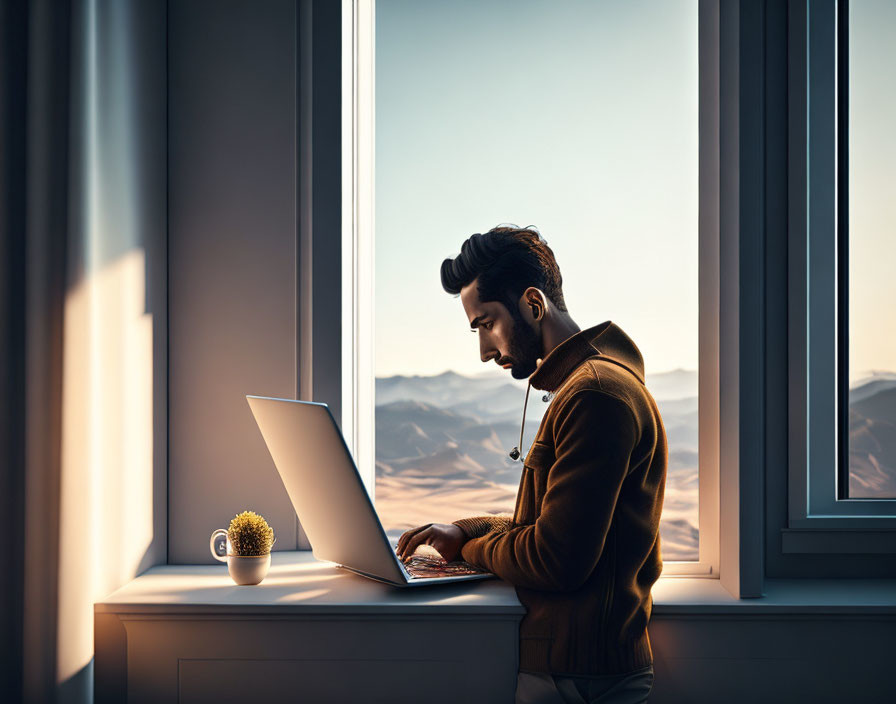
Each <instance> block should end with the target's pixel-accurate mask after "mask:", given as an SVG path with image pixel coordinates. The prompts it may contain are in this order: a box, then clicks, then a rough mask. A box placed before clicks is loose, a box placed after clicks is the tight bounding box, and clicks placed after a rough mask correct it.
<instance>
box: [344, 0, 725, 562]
mask: <svg viewBox="0 0 896 704" xmlns="http://www.w3.org/2000/svg"><path fill="white" fill-rule="evenodd" d="M352 7H353V12H348V13H346V14H347V15H348V17H347V19H346V20H345V24H344V32H345V35H346V36H347V37H349V38H350V39H351V41H349V42H348V44H349V46H350V47H351V49H352V51H354V57H353V58H354V61H347V62H345V64H344V68H343V70H344V71H345V75H344V79H345V81H346V82H347V84H348V85H349V86H350V87H351V95H350V96H348V99H347V100H346V101H345V103H346V104H345V107H344V111H345V112H344V120H345V122H344V126H345V128H346V129H345V133H346V134H347V135H348V137H347V139H350V140H351V141H352V144H351V148H350V149H344V150H343V151H344V154H345V153H348V154H350V155H352V156H351V157H350V158H352V159H354V163H351V162H349V163H348V167H349V168H344V172H348V174H351V175H348V174H347V175H346V176H344V178H346V188H350V189H353V191H354V192H353V198H352V199H351V201H350V202H351V203H352V205H351V209H350V211H346V212H345V218H344V219H345V220H346V222H348V223H350V224H351V225H352V226H351V227H349V228H346V232H345V233H344V236H345V237H346V240H345V244H346V247H347V248H348V251H350V252H352V257H350V258H348V259H350V260H351V261H348V260H347V262H346V264H345V267H346V268H345V269H344V272H348V273H350V274H351V275H350V276H346V277H344V279H345V280H346V281H355V282H358V286H357V288H356V289H354V290H353V291H349V295H347V296H346V299H347V300H348V301H349V302H350V305H351V306H353V311H352V310H349V311H347V315H348V316H349V317H348V319H349V320H351V324H350V325H349V326H348V329H347V332H346V334H347V335H349V336H351V337H352V339H353V344H352V345H350V346H349V345H347V346H346V348H347V349H349V350H350V351H349V352H348V355H349V359H348V362H349V364H347V368H349V369H351V370H352V371H351V372H350V373H351V374H352V375H353V376H352V379H351V382H352V383H351V384H346V388H347V389H353V391H351V392H350V393H353V394H354V395H355V396H354V399H353V400H354V403H348V402H347V403H346V404H345V405H344V407H345V408H355V409H356V413H355V417H354V418H353V419H351V425H349V426H348V427H347V426H346V421H344V426H343V427H344V430H345V431H346V436H347V437H350V438H352V441H351V443H350V444H352V445H353V450H354V452H355V456H356V459H357V460H358V463H359V466H360V467H361V469H362V473H363V474H364V475H365V476H366V478H367V480H368V486H369V488H371V489H372V490H373V491H374V494H375V501H376V504H377V510H378V512H379V513H380V516H381V518H382V519H383V522H384V524H385V528H386V529H387V531H388V532H389V534H390V536H391V537H397V535H399V534H400V533H401V532H402V531H403V530H405V529H406V528H407V527H410V526H411V525H416V524H418V523H422V522H429V521H450V520H453V519H455V518H459V517H463V516H468V515H474V514H476V513H495V512H500V511H508V512H509V511H512V509H513V501H514V497H515V493H516V487H517V483H518V480H519V472H520V467H521V466H520V464H519V463H514V462H512V461H511V460H510V459H509V458H508V457H507V451H508V450H509V448H510V447H512V446H513V445H516V444H517V442H518V434H519V424H520V416H521V413H522V402H523V396H524V392H525V383H524V382H517V381H514V380H512V379H511V378H510V377H509V376H506V372H503V373H502V372H500V371H483V370H484V369H485V368H484V367H483V365H482V364H481V362H480V361H479V358H478V345H477V343H476V339H475V337H474V336H472V335H470V334H469V333H467V332H465V331H464V328H465V327H467V325H466V319H465V317H464V315H463V311H462V309H461V306H460V303H459V301H457V300H455V299H453V298H452V297H450V296H448V295H447V294H445V293H444V292H443V291H442V290H441V286H440V284H439V278H438V267H439V264H440V263H441V261H442V259H444V258H445V257H449V256H454V255H455V254H457V252H458V250H459V247H460V244H461V242H462V241H463V239H464V238H465V237H466V236H468V235H469V234H471V233H473V232H482V231H484V230H486V229H488V228H490V227H492V226H494V225H496V224H498V223H500V222H505V221H512V222H515V223H516V224H518V225H521V226H525V225H533V224H534V225H536V226H538V228H539V229H540V231H541V233H542V234H543V236H544V237H545V238H546V239H547V241H548V243H549V244H550V246H551V247H552V249H553V250H554V252H555V254H556V255H557V259H558V262H559V264H560V267H561V270H562V271H563V274H564V292H565V294H566V298H567V302H568V303H569V306H570V311H571V313H572V315H573V317H574V318H575V319H576V321H577V322H578V323H579V325H580V326H582V327H583V328H585V327H590V326H591V325H594V324H597V323H598V322H601V321H602V320H606V319H612V320H614V321H615V322H616V323H617V324H619V325H620V326H621V327H622V328H623V329H624V330H626V332H628V333H629V334H630V335H631V336H632V338H633V339H634V340H635V342H636V343H637V344H638V346H639V348H640V349H641V351H642V353H643V355H644V358H645V364H646V369H647V382H648V388H649V389H650V390H651V391H652V393H653V394H654V396H655V397H656V398H657V401H658V403H659V405H660V410H661V413H662V415H663V418H664V423H665V426H666V431H667V435H668V438H669V443H670V462H669V471H668V478H667V485H666V496H665V502H664V514H663V520H662V524H661V535H662V541H663V555H664V558H665V559H666V560H667V567H666V569H665V572H666V573H667V574H668V573H674V572H675V571H676V570H675V565H673V564H671V563H673V562H676V561H684V562H688V563H697V562H698V561H699V560H701V552H702V550H703V547H704V546H703V545H702V544H701V543H702V541H701V540H700V538H701V537H702V535H703V534H702V533H701V531H700V527H701V526H700V525H699V520H700V519H699V518H698V515H699V490H698V486H699V485H700V484H701V483H702V480H703V476H701V475H702V474H703V473H704V472H703V469H704V463H703V462H702V460H701V462H700V463H699V465H700V470H701V471H699V472H698V454H699V448H698V427H697V418H698V412H697V379H698V368H699V366H700V363H701V360H702V357H701V355H702V354H703V352H702V351H701V350H700V349H698V347H699V345H698V339H699V338H698V307H699V301H700V298H701V296H704V295H705V292H701V291H699V290H698V276H697V273H698V272H697V268H698V248H699V243H698V237H697V231H698V228H697V209H698V202H697V200H698V199H697V191H698V184H697V168H698V144H697V129H698V120H697V111H698V100H697V68H698V67H697V3H696V2H695V1H693V0H683V1H682V2H677V3H669V2H656V1H653V2H646V3H619V4H616V5H607V6H605V5H601V4H597V3H584V2H562V3H515V2H514V3H511V2H501V1H498V0H491V1H490V2H485V3H482V2H480V3H475V4H466V3H463V4H461V3H415V2H399V1H397V0H380V1H379V2H377V3H376V12H375V20H374V13H373V6H372V4H370V3H366V2H356V3H353V5H352ZM374 25H375V31H374ZM374 35H375V41H374ZM374 47H375V49H374ZM374 85H375V86H376V89H375V98H374V89H373V87H374ZM374 116H375V120H374ZM374 122H375V124H376V131H375V137H374V133H373V129H372V126H373V124H374ZM374 140H375V146H376V149H375V153H376V157H375V167H374V156H373V151H374V150H373V149H372V147H373V143H374ZM344 158H345V157H344ZM374 182H375V187H374ZM374 192H375V208H374V200H372V199H370V200H367V201H365V198H371V195H372V194H373V193H374ZM346 200H348V199H346ZM374 223H375V230H376V237H375V239H374V237H373V227H372V226H373V224H374ZM371 243H375V244H373V246H372V248H371ZM374 261H375V265H374ZM605 262H606V263H605ZM613 262H615V263H613ZM626 262H627V263H628V264H627V265H624V264H623V263H626ZM596 267H597V268H596ZM596 271H599V272H600V275H599V276H598V275H596V274H595V272H596ZM373 272H375V276H374V274H373ZM635 272H636V273H635ZM364 277H370V278H369V279H368V280H370V281H375V289H374V290H375V293H376V297H375V302H374V303H371V301H369V300H362V299H361V298H360V297H359V296H358V294H357V290H358V289H361V290H364V287H365V284H364V283H362V281H363V280H364ZM368 290H369V289H368ZM409 292H412V295H409ZM363 311H368V314H369V313H375V315H374V317H373V319H374V320H375V324H374V325H375V329H365V323H364V313H363ZM374 333H375V334H374ZM374 339H375V344H374ZM374 360H375V361H374ZM374 374H375V376H376V380H375V390H374V389H372V388H371V384H372V383H373V376H374ZM533 400H534V403H532V401H533ZM374 407H375V428H376V430H375V442H374V438H373V437H371V436H368V437H366V438H365V437H364V436H363V433H365V432H369V430H365V428H369V427H370V424H369V422H365V421H367V419H372V418H371V416H372V415H373V409H374ZM530 407H531V411H530V413H529V414H528V416H527V419H526V433H525V438H524V441H523V448H524V449H525V448H526V447H528V445H529V442H530V441H531V438H532V437H533V436H534V433H535V431H536V429H537V426H538V422H539V420H540V418H541V415H542V413H543V411H544V407H545V406H544V404H543V403H542V402H541V401H540V394H538V395H536V394H533V396H532V397H530ZM366 409H369V411H370V413H371V415H367V413H368V411H367V410H366ZM374 447H375V451H374ZM374 452H375V454H374ZM707 464H709V463H707ZM374 467H375V473H374ZM374 477H375V479H374ZM374 487H375V488H374ZM703 567H705V566H704V565H699V564H698V565H694V564H691V566H690V568H688V569H689V570H691V571H700V569H701V568H703ZM706 571H709V568H708V567H706Z"/></svg>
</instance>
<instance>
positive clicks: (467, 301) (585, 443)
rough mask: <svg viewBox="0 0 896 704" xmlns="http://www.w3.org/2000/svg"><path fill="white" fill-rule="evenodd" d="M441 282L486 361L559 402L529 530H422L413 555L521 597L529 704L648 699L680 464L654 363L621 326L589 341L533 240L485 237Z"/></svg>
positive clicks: (499, 520)
mask: <svg viewBox="0 0 896 704" xmlns="http://www.w3.org/2000/svg"><path fill="white" fill-rule="evenodd" d="M599 264H600V266H609V265H610V263H599ZM596 275H599V271H597V272H596ZM441 277H442V286H443V288H444V289H445V290H446V291H447V292H449V293H452V294H458V293H459V294H460V299H461V303H462V304H463V308H464V311H465V313H466V315H467V319H468V321H469V324H470V327H471V328H472V329H473V331H475V332H477V333H478V335H479V351H480V357H481V359H482V361H483V362H490V361H492V360H494V361H495V362H496V363H497V364H498V365H499V366H501V367H503V368H505V369H509V370H510V373H511V375H512V376H513V377H514V378H517V379H523V378H526V377H528V378H529V384H530V386H532V387H535V388H536V389H539V390H542V391H547V392H549V393H550V394H553V398H552V399H551V401H550V406H548V409H547V412H546V413H545V416H544V418H543V420H542V422H541V425H540V427H539V429H538V433H537V435H536V437H535V440H534V441H533V443H532V446H531V448H529V449H528V452H526V453H525V458H524V464H523V471H522V476H521V478H520V485H519V490H518V493H517V500H516V508H515V511H514V514H513V516H512V517H510V516H500V515H499V516H477V517H473V518H465V519H461V520H458V521H455V522H454V523H453V524H450V525H445V524H429V525H426V526H421V527H419V528H415V529H413V530H410V531H407V532H406V533H405V534H404V535H402V536H401V538H400V540H399V543H398V552H399V555H400V556H401V557H402V558H403V559H406V558H408V557H410V556H411V555H412V554H413V553H414V551H415V550H416V549H417V547H418V546H419V545H421V544H424V543H425V544H428V545H431V546H432V547H434V548H435V549H436V550H437V551H438V552H439V553H440V554H441V555H442V556H443V557H444V558H445V559H446V560H449V561H450V560H455V559H461V558H462V559H464V560H466V561H468V562H470V563H472V564H474V565H479V566H481V567H483V568H485V569H487V570H489V571H491V572H493V573H494V574H496V575H497V576H498V577H501V578H502V579H504V580H506V581H507V582H509V583H511V584H513V585H514V586H515V587H516V590H517V594H518V595H519V599H520V601H521V602H522V603H523V605H524V606H525V607H526V611H527V613H526V616H525V617H524V618H523V620H522V622H521V624H520V651H519V654H520V673H519V676H518V682H517V694H516V696H517V702H518V703H520V704H522V703H523V702H527V703H528V702H643V701H646V700H647V696H648V694H649V693H650V690H651V688H652V684H653V653H652V651H651V647H650V641H649V638H648V635H647V622H648V620H649V618H650V612H651V607H652V603H653V602H652V598H651V594H650V589H651V586H652V585H653V584H654V582H656V580H657V578H658V577H659V576H660V572H661V570H662V559H661V555H660V540H659V521H660V512H661V510H662V504H663V493H664V488H665V481H666V464H667V460H668V450H667V445H666V433H665V429H664V427H663V423H662V419H661V418H660V414H659V411H658V410H657V406H656V402H655V401H654V399H653V397H652V396H651V394H650V393H649V392H648V391H647V389H646V387H645V386H644V361H643V358H642V356H641V353H640V351H639V350H638V348H637V346H636V345H635V343H634V342H633V341H632V340H631V339H630V338H629V337H628V335H626V334H625V333H624V332H623V331H622V330H621V328H619V327H618V326H617V325H616V324H615V323H613V322H611V321H606V322H604V323H601V324H600V325H596V326H594V327H592V328H589V329H586V330H580V328H579V327H578V325H576V323H575V322H574V321H573V319H572V318H571V317H570V315H569V312H568V311H567V309H566V304H565V302H564V299H563V292H562V288H561V285H562V279H561V276H560V270H559V268H558V267H557V262H556V260H555V259H554V254H553V252H552V251H551V249H550V248H549V247H548V246H547V243H546V242H545V241H544V240H543V239H542V238H541V236H540V235H539V234H538V232H537V231H535V230H533V229H529V228H525V229H519V228H516V227H496V228H494V229H492V230H490V231H488V232H486V233H484V234H475V235H472V236H471V237H470V238H469V239H467V240H466V241H465V242H464V243H463V246H462V247H461V252H460V255H459V256H458V257H456V258H455V259H446V260H445V261H444V262H443V263H442V269H441ZM527 394H528V389H527ZM519 449H520V452H523V451H524V448H522V447H521V448H519Z"/></svg>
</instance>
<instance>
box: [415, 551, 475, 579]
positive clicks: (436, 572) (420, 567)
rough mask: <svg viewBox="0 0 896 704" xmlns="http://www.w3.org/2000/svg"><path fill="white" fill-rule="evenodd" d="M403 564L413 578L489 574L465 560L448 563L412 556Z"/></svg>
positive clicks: (438, 559) (426, 557) (439, 559)
mask: <svg viewBox="0 0 896 704" xmlns="http://www.w3.org/2000/svg"><path fill="white" fill-rule="evenodd" d="M403 564H404V568H405V569H406V570H407V571H408V574H409V575H411V576H412V577H424V578H425V577H456V576H458V575H465V574H489V572H488V571H487V570H483V569H480V568H478V567H476V566H474V565H471V564H470V563H469V562H464V561H463V560H455V561H454V562H446V561H445V560H443V559H442V558H435V557H429V556H427V555H412V556H411V557H410V558H408V560H407V561H406V562H404V563H403Z"/></svg>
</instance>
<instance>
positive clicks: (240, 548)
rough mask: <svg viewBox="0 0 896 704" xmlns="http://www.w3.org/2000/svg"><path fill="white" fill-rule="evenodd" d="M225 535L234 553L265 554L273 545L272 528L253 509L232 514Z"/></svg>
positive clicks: (246, 554) (247, 554) (244, 554)
mask: <svg viewBox="0 0 896 704" xmlns="http://www.w3.org/2000/svg"><path fill="white" fill-rule="evenodd" d="M227 537H228V539H229V540H230V546H231V549H232V550H233V554H234V555H243V556H250V555H267V554H268V553H269V552H270V551H271V547H272V546H273V545H274V529H273V528H271V527H270V526H269V525H268V522H267V521H266V520H264V518H262V517H261V516H259V515H258V514H257V513H255V511H243V512H242V513H238V514H237V515H236V516H234V517H233V519H232V520H231V521H230V527H229V528H228V529H227Z"/></svg>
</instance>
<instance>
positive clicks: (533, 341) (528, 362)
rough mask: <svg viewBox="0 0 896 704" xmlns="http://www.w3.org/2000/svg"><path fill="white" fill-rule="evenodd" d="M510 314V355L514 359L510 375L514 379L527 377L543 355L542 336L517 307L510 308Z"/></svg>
mask: <svg viewBox="0 0 896 704" xmlns="http://www.w3.org/2000/svg"><path fill="white" fill-rule="evenodd" d="M510 314H511V316H512V317H513V330H512V333H511V335H512V336H511V339H510V345H509V346H510V354H509V355H508V356H509V357H510V358H511V360H513V361H512V364H511V366H510V375H511V376H512V377H513V378H514V379H525V378H526V377H528V376H529V375H530V374H532V372H534V371H535V368H536V361H537V360H538V358H539V357H541V349H542V344H541V337H540V336H539V335H537V334H536V332H535V331H534V330H533V329H532V328H531V327H529V325H528V323H526V321H525V320H524V319H523V316H522V315H521V314H520V312H519V311H518V310H517V309H516V307H511V308H510Z"/></svg>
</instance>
